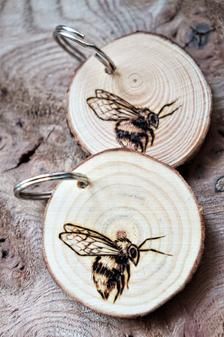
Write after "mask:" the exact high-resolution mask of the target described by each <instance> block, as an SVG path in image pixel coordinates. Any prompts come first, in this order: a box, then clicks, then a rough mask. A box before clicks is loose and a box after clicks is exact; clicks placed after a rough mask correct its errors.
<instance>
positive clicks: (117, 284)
mask: <svg viewBox="0 0 224 337" xmlns="http://www.w3.org/2000/svg"><path fill="white" fill-rule="evenodd" d="M162 237H163V236H158V237H152V238H147V239H146V240H144V241H143V242H142V243H141V244H140V245H139V246H136V245H135V244H133V243H132V242H131V241H130V240H129V239H128V238H126V237H120V238H118V239H117V240H115V241H113V240H111V239H110V238H108V237H107V236H105V235H103V234H101V233H99V232H96V231H94V230H91V229H89V228H85V227H81V226H78V225H72V224H69V223H68V224H65V225H64V232H62V233H60V234H59V239H60V240H62V241H63V242H64V243H65V244H66V245H67V246H68V247H69V248H71V249H72V250H73V251H74V252H75V253H76V254H78V255H79V256H92V257H95V259H94V261H93V265H92V276H93V282H94V284H95V286H96V289H97V291H98V292H99V294H100V295H101V297H102V298H103V299H104V300H108V299H109V297H110V296H111V297H112V298H113V302H115V301H116V300H117V298H118V297H119V296H121V294H122V293H123V290H124V288H125V287H126V288H128V283H129V279H130V264H131V263H132V264H134V266H137V264H138V262H139V258H140V252H146V251H153V252H155V253H159V254H163V255H169V254H165V253H163V252H161V251H158V250H156V249H153V248H148V249H144V248H143V246H144V245H145V243H146V242H147V241H150V240H157V239H160V238H162Z"/></svg>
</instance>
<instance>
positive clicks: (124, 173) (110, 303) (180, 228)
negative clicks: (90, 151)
mask: <svg viewBox="0 0 224 337" xmlns="http://www.w3.org/2000/svg"><path fill="white" fill-rule="evenodd" d="M52 180H62V181H61V183H60V184H58V185H57V187H56V189H55V190H54V192H53V193H52V192H37V191H36V190H29V189H28V190H27V188H30V187H35V185H38V186H40V185H41V183H43V182H45V183H46V182H48V181H52ZM74 180H77V183H75V182H74ZM14 193H15V195H16V196H17V197H19V198H25V199H48V198H49V202H48V205H47V208H46V212H45V220H44V231H43V232H44V240H43V241H44V257H45V261H46V264H47V267H48V270H49V272H50V273H51V275H52V277H53V278H54V280H55V281H56V283H57V284H58V285H59V286H61V288H62V289H63V290H64V291H65V292H66V293H68V294H69V295H70V296H71V297H72V298H74V299H76V300H78V301H80V302H82V303H83V304H85V305H87V306H88V307H90V308H92V309H93V310H96V311H98V312H101V313H104V314H108V315H112V316H118V317H126V318H130V317H135V316H142V315H145V314H147V313H149V312H151V311H153V310H155V309H156V308H157V307H159V306H161V305H162V304H163V303H165V302H166V301H168V300H169V299H170V298H171V297H172V296H174V295H175V294H176V293H177V292H179V291H180V290H182V289H183V287H184V286H185V285H186V283H187V282H188V281H189V280H190V279H191V277H192V275H193V273H194V272H195V270H196V268H197V266H198V263H199V260H200V257H201V254H202V250H203V242H204V227H203V221H202V216H201V211H200V208H199V207H198V204H197V202H196V199H195V196H194V194H193V192H192V190H191V188H190V187H189V186H188V185H187V183H186V182H185V181H184V179H183V178H182V177H181V176H180V174H179V173H178V172H177V171H176V170H175V169H173V168H171V167H170V166H168V165H166V164H163V163H161V162H159V161H157V160H156V159H153V158H151V157H149V156H146V155H144V154H141V153H138V152H135V151H130V150H127V149H113V150H106V151H103V152H101V153H98V154H96V155H93V156H91V157H89V158H88V159H86V160H85V161H83V162H82V163H81V164H79V165H78V166H77V167H76V168H75V169H74V170H73V171H72V172H71V173H54V174H47V175H41V176H37V177H34V178H31V179H27V180H25V181H23V182H21V183H19V184H17V185H16V186H15V188H14Z"/></svg>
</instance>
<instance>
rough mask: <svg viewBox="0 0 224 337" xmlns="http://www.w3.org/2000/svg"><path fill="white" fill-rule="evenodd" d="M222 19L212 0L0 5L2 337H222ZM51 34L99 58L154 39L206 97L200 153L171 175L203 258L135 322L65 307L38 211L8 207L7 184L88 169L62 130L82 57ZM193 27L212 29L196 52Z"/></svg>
mask: <svg viewBox="0 0 224 337" xmlns="http://www.w3.org/2000/svg"><path fill="white" fill-rule="evenodd" d="M215 6H216V8H215ZM223 17H224V9H223V3H222V1H221V0H206V4H205V1H204V0H194V1H190V0H187V1H175V0H171V1H170V0H168V1H158V0H155V1H153V0H152V1H151V0H149V1H148V0H147V1H145V0H141V1H139V0H132V1H130V0H129V1H118V0H110V1H108V0H104V1H99V0H91V1H89V0H87V1H83V0H77V1H71V0H64V1H56V0H51V1H45V0H39V1H33V0H30V1H28V0H27V1H23V0H21V1H15V0H6V1H5V0H4V1H1V4H0V34H1V48H0V61H1V67H0V101H1V103H0V172H1V174H0V186H1V188H0V206H1V211H0V214H1V217H0V239H1V240H0V299H1V301H0V335H2V336H4V337H34V336H35V337H49V336H51V337H52V336H53V337H62V336H66V337H71V336H72V337H90V336H91V337H124V336H125V337H130V336H132V337H149V336H150V337H182V336H185V337H195V336H197V337H199V336H200V337H220V336H222V334H223V323H224V308H223V292H224V282H223V280H224V265H223V255H224V245H223V242H224V231H223V218H224V209H223V196H224V192H217V193H216V192H215V184H216V181H217V180H218V179H219V178H220V177H223V167H224V151H223V139H224V138H223V135H224V124H223V121H224V119H223V113H224V94H223V93H224V88H223V83H224V68H223V50H224V43H223V37H222V36H220V35H221V33H222V32H224V29H223V27H224V25H223ZM217 18H219V21H218V22H217ZM60 23H64V24H68V25H71V26H74V27H76V28H77V29H78V30H80V31H82V32H84V33H86V34H87V36H88V38H89V39H91V40H92V41H94V42H95V43H96V44H97V45H99V46H100V47H103V46H105V45H106V44H108V43H109V42H110V41H113V40H114V39H116V38H119V37H121V36H123V35H124V34H130V33H131V32H134V31H137V30H138V31H149V32H156V33H159V34H163V35H165V36H167V37H168V38H170V39H171V40H172V41H175V42H176V43H178V44H179V45H180V46H182V47H184V46H185V47H184V48H185V49H186V51H187V52H188V53H190V54H191V55H192V56H193V58H194V60H195V61H196V62H197V63H198V65H199V66H200V68H201V70H202V71H203V73H204V75H205V76H206V79H207V80H208V82H209V84H210V86H211V88H212V93H213V102H214V104H213V113H212V121H211V129H210V131H209V133H208V136H207V138H206V141H205V143H204V144H203V146H202V148H201V150H200V151H199V153H198V154H197V155H196V156H195V157H194V159H193V160H192V161H191V162H190V163H189V164H188V165H185V166H184V167H182V168H181V169H180V171H181V174H182V175H183V176H184V177H185V179H187V181H188V183H189V184H190V185H191V187H192V189H193V191H194V193H195V194H196V196H197V198H198V200H199V203H200V204H201V205H202V206H203V209H204V215H205V220H206V241H205V251H204V254H203V258H202V261H201V264H200V266H199V268H198V270H197V272H196V273H195V275H194V277H193V278H192V281H191V282H190V283H189V285H187V286H186V287H185V289H184V290H183V291H182V292H181V293H179V294H178V295H177V296H175V297H174V298H173V299H172V300H170V301H169V302H168V303H167V304H165V305H163V306H162V307H161V308H159V309H158V310H156V311H155V312H153V313H151V314H150V315H148V316H146V317H144V318H142V319H139V318H138V319H131V320H125V319H118V318H117V319H115V318H111V317H108V316H107V317H106V316H105V315H102V314H97V313H96V312H95V311H93V310H91V309H88V308H87V307H86V306H83V305H81V304H80V303H78V302H77V301H74V300H73V299H71V298H70V297H69V296H66V294H65V293H64V292H63V291H62V290H61V288H60V287H58V286H57V285H56V284H55V282H54V281H53V280H52V278H51V276H50V275H49V273H48V270H47V268H46V265H45V263H44V261H43V233H42V229H43V221H44V219H43V213H44V210H45V207H46V204H45V202H31V201H24V200H18V199H16V198H14V197H13V193H12V190H13V186H14V184H15V183H16V182H18V181H21V180H22V179H25V178H27V177H30V176H34V175H37V174H41V173H47V172H54V171H64V170H67V171H70V170H72V169H73V168H74V167H75V166H76V164H77V163H79V162H80V161H82V160H83V159H84V158H85V157H86V155H85V154H84V153H83V151H82V150H81V148H80V146H78V145H77V142H76V141H75V140H74V137H72V136H71V135H70V133H69V129H68V127H67V125H66V119H65V116H66V112H67V108H66V104H65V102H64V97H65V93H66V90H67V89H68V87H69V82H70V81H72V79H73V76H74V70H76V69H77V68H78V66H79V65H80V64H81V63H83V62H84V61H85V59H86V57H88V56H90V55H91V53H92V52H91V51H88V50H87V49H83V50H82V51H81V49H79V47H78V46H77V50H80V52H82V53H83V56H82V57H81V56H80V54H78V52H77V59H75V58H71V57H69V55H67V54H66V53H65V52H63V51H62V49H61V48H60V47H59V46H58V45H57V44H56V43H55V42H54V41H53V39H52V31H53V29H54V27H55V25H57V24H60ZM201 23H206V24H207V31H210V30H211V29H212V28H215V30H214V31H211V32H210V33H207V34H205V39H202V42H203V43H202V44H200V39H199V35H198V34H197V30H198V25H200V24H201ZM191 27H195V28H197V30H196V32H192V29H191ZM190 41H191V42H190ZM3 239H4V240H5V241H4V242H3Z"/></svg>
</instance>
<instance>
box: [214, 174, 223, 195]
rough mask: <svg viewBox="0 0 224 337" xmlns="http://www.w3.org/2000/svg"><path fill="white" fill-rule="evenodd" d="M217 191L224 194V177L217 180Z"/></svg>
mask: <svg viewBox="0 0 224 337" xmlns="http://www.w3.org/2000/svg"><path fill="white" fill-rule="evenodd" d="M215 191H216V192H224V176H222V177H220V178H219V179H217V181H216V184H215Z"/></svg>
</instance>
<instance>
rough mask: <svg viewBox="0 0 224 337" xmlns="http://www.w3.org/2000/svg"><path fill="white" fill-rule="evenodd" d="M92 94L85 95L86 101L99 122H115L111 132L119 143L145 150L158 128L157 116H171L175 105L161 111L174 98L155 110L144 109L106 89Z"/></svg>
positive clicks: (137, 149)
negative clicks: (86, 96) (91, 95)
mask: <svg viewBox="0 0 224 337" xmlns="http://www.w3.org/2000/svg"><path fill="white" fill-rule="evenodd" d="M95 95H96V96H95V97H89V98H87V104H88V105H89V107H90V108H91V109H92V110H93V111H94V113H95V114H96V116H97V117H98V118H100V119H101V120H103V121H112V122H116V124H115V134H116V139H117V141H118V143H119V144H120V145H121V146H124V147H128V148H130V149H133V150H136V151H140V152H145V151H146V148H147V145H148V142H149V140H150V139H151V146H152V145H153V143H154V140H155V132H154V130H156V129H158V127H159V123H160V119H162V118H165V117H168V116H171V115H172V114H173V113H174V112H175V111H177V110H178V109H179V108H180V106H179V107H176V108H174V109H173V110H172V111H169V112H167V113H165V110H166V109H165V108H169V107H171V106H172V105H173V104H174V103H175V102H176V101H173V102H171V103H167V104H165V105H163V106H162V107H161V109H160V110H159V112H158V113H156V112H153V111H151V110H150V109H148V108H137V107H135V106H133V105H132V104H130V103H128V102H127V101H125V100H124V99H122V98H121V97H118V96H116V95H114V94H112V93H110V92H108V91H105V90H100V89H97V90H96V91H95Z"/></svg>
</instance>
